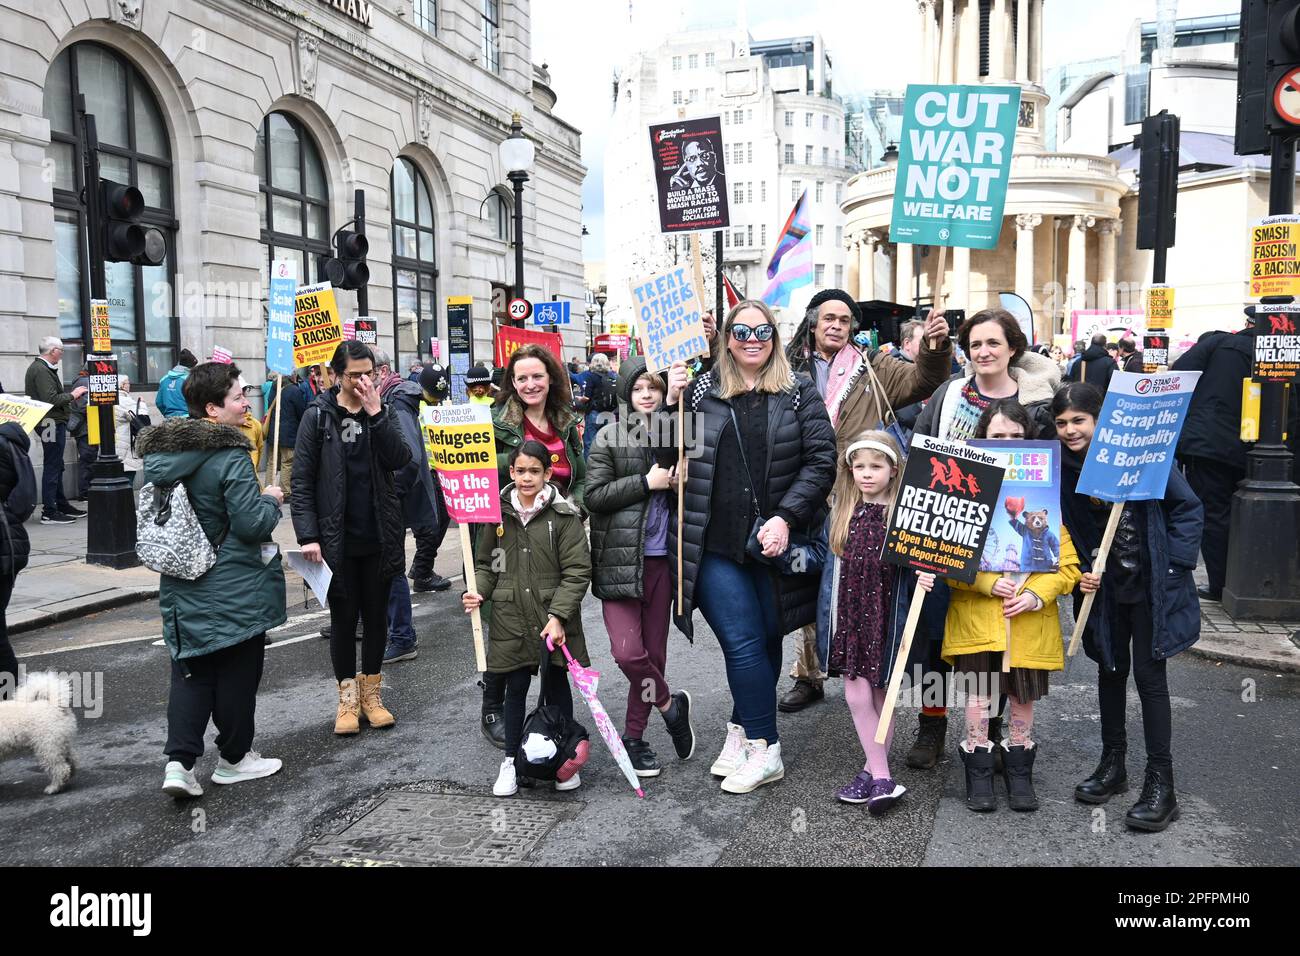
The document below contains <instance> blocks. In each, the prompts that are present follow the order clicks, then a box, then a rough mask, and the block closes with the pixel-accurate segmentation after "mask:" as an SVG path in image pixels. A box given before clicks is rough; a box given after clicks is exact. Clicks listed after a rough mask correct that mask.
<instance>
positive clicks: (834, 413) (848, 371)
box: [825, 345, 862, 428]
mask: <svg viewBox="0 0 1300 956" xmlns="http://www.w3.org/2000/svg"><path fill="white" fill-rule="evenodd" d="M861 361H862V356H861V355H860V354H859V352H858V350H857V349H855V348H854V347H853V346H852V345H846V346H844V348H842V349H840V350H839V352H838V353H837V354H836V356H835V361H833V362H831V365H830V369H829V370H828V373H827V376H826V395H825V400H826V413H827V414H828V415H830V417H831V427H832V428H834V427H835V426H836V425H837V424H838V421H837V420H838V419H839V415H840V404H841V403H842V402H843V401H844V399H845V398H847V397H848V387H847V386H848V384H849V382H851V381H853V378H854V376H853V372H854V371H855V370H856V369H857V367H858V363H859V362H861Z"/></svg>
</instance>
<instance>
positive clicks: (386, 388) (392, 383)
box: [379, 369, 406, 398]
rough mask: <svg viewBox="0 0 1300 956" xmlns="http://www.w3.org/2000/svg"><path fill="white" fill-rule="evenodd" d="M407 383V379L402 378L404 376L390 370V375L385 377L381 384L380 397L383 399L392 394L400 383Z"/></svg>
mask: <svg viewBox="0 0 1300 956" xmlns="http://www.w3.org/2000/svg"><path fill="white" fill-rule="evenodd" d="M405 381H406V379H404V378H402V376H400V375H398V374H397V373H396V372H394V371H393V370H392V369H389V370H388V374H387V375H385V376H384V378H383V380H382V381H381V382H380V383H379V397H380V398H383V397H384V396H385V395H387V394H388V393H389V392H391V391H392V390H393V389H394V387H396V386H397V384H398V383H399V382H405Z"/></svg>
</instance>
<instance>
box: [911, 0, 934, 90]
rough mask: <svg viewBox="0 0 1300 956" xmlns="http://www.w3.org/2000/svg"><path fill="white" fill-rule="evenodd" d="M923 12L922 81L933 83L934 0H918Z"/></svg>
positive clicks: (918, 7) (917, 3) (920, 11)
mask: <svg viewBox="0 0 1300 956" xmlns="http://www.w3.org/2000/svg"><path fill="white" fill-rule="evenodd" d="M916 9H917V12H918V13H920V14H921V81H922V82H923V83H933V82H934V78H935V67H936V65H937V64H936V62H935V60H936V57H935V42H934V0H916Z"/></svg>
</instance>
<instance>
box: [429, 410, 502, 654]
mask: <svg viewBox="0 0 1300 956" xmlns="http://www.w3.org/2000/svg"><path fill="white" fill-rule="evenodd" d="M420 423H421V426H422V428H423V430H424V443H425V448H426V450H427V451H428V453H429V464H430V465H431V466H433V468H434V470H435V471H437V473H438V482H439V484H440V485H441V486H442V495H443V498H444V500H445V501H446V503H447V513H448V514H449V515H451V517H452V518H454V519H456V523H457V524H458V525H459V526H460V553H461V559H462V563H463V567H464V569H465V584H466V587H467V588H468V589H469V590H470V591H474V590H475V585H474V549H473V547H472V545H471V544H470V537H469V525H470V523H471V522H474V523H479V524H485V523H487V524H495V523H498V522H500V521H501V488H500V484H499V482H498V479H497V454H496V441H495V438H494V432H493V429H492V410H491V409H490V408H488V407H487V406H485V405H435V406H432V407H429V406H426V407H424V408H423V409H421V411H420ZM473 628H474V654H475V657H476V662H477V665H478V669H479V670H485V669H486V668H487V658H486V656H485V652H484V648H483V624H482V619H481V617H480V615H479V611H478V609H477V608H476V609H475V610H474V613H473Z"/></svg>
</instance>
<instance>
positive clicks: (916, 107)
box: [889, 83, 1020, 249]
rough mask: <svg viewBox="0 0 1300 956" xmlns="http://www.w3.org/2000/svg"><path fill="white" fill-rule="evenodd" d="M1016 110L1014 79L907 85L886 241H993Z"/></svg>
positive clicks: (985, 245) (982, 244)
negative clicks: (1002, 82)
mask: <svg viewBox="0 0 1300 956" xmlns="http://www.w3.org/2000/svg"><path fill="white" fill-rule="evenodd" d="M1019 112H1020V87H1018V86H924V85H921V84H915V83H914V84H910V85H909V86H908V87H907V97H906V100H905V104H904V108H903V132H902V142H901V143H900V145H899V158H898V169H897V173H896V174H895V179H894V207H893V214H892V216H891V217H890V224H889V238H890V241H891V242H906V243H913V244H916V245H930V246H967V247H969V248H971V249H994V248H997V244H998V235H999V233H1000V232H1001V230H1002V210H1003V208H1004V206H1005V205H1006V199H1007V181H1008V179H1009V177H1010V173H1011V150H1012V147H1013V145H1014V143H1015V138H1016V119H1017V117H1018V115H1019Z"/></svg>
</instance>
